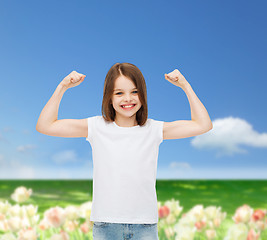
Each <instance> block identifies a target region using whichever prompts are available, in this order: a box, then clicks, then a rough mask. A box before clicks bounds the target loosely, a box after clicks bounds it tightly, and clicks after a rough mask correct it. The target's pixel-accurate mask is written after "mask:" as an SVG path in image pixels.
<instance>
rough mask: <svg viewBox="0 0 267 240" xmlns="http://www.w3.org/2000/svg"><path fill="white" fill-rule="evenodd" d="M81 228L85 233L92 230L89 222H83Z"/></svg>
mask: <svg viewBox="0 0 267 240" xmlns="http://www.w3.org/2000/svg"><path fill="white" fill-rule="evenodd" d="M80 229H81V231H82V232H83V233H88V232H89V231H90V228H89V225H88V223H87V222H84V223H83V224H81V226H80Z"/></svg>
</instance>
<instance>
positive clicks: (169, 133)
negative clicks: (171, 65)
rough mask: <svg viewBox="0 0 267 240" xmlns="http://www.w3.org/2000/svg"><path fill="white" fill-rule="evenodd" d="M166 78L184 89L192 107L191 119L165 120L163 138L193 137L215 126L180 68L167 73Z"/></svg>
mask: <svg viewBox="0 0 267 240" xmlns="http://www.w3.org/2000/svg"><path fill="white" fill-rule="evenodd" d="M165 79H166V80H168V81H169V82H170V83H172V84H174V85H175V86H177V87H180V88H182V89H183V90H184V92H185V94H186V96H187V98H188V101H189V104H190V108H191V120H178V121H174V122H164V124H163V139H179V138H187V137H193V136H197V135H200V134H203V133H205V132H208V131H209V130H211V129H212V127H213V126H212V122H211V120H210V117H209V114H208V112H207V110H206V108H205V107H204V105H203V104H202V102H201V101H200V100H199V98H198V97H197V95H196V94H195V92H194V91H193V89H192V87H191V85H190V84H189V83H188V82H187V80H186V79H185V77H184V76H183V75H182V74H181V73H180V72H179V70H178V69H175V70H174V71H172V72H171V73H169V74H165Z"/></svg>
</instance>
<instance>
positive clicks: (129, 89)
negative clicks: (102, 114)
mask: <svg viewBox="0 0 267 240" xmlns="http://www.w3.org/2000/svg"><path fill="white" fill-rule="evenodd" d="M111 100H112V105H113V108H114V109H115V111H116V117H133V116H134V117H136V116H135V115H136V112H137V111H138V110H139V109H140V108H141V106H142V104H141V102H140V100H139V97H138V91H137V88H136V86H135V85H134V83H133V82H132V81H131V80H130V79H129V78H127V77H125V76H122V75H121V76H120V77H118V78H117V79H116V80H115V86H114V91H113V95H112V99H111ZM122 105H126V107H122ZM127 105H133V106H127Z"/></svg>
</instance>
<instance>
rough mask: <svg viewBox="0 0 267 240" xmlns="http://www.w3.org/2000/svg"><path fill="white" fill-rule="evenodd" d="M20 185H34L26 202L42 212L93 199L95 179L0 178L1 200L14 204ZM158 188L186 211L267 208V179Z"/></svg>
mask: <svg viewBox="0 0 267 240" xmlns="http://www.w3.org/2000/svg"><path fill="white" fill-rule="evenodd" d="M19 186H25V187H27V188H32V190H33V195H32V196H31V198H30V199H29V200H28V201H27V202H26V203H25V204H30V203H32V204H37V205H38V206H39V212H40V213H42V212H43V211H44V210H45V209H47V208H49V207H52V206H56V205H58V206H61V207H65V206H67V205H70V204H73V205H80V204H81V203H84V202H87V201H92V187H93V182H92V180H0V200H8V201H9V202H10V203H12V204H14V202H13V201H12V200H11V198H10V196H11V194H12V193H13V191H14V190H15V188H17V187H19ZM156 189H157V196H158V201H161V202H164V201H166V200H170V199H171V198H174V199H175V200H179V201H180V205H181V206H182V207H184V209H183V212H186V211H188V210H189V209H190V208H192V207H193V206H195V205H197V204H203V206H204V207H206V206H210V205H215V206H221V207H222V211H226V212H227V214H229V215H233V214H234V212H235V210H236V208H237V207H239V206H241V205H243V204H248V205H250V206H251V207H252V208H254V209H257V208H265V209H267V200H266V199H267V180H157V183H156Z"/></svg>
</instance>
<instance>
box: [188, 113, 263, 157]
mask: <svg viewBox="0 0 267 240" xmlns="http://www.w3.org/2000/svg"><path fill="white" fill-rule="evenodd" d="M212 123H213V129H212V130H210V131H209V132H207V133H204V134H202V135H199V136H196V137H195V138H194V139H193V140H192V141H191V143H192V145H193V146H194V147H196V148H199V149H215V150H217V151H218V153H217V157H218V156H222V155H233V154H235V153H242V154H243V153H247V150H245V149H244V148H241V146H240V145H246V146H252V147H261V148H267V133H258V132H257V131H255V130H254V129H253V126H252V125H251V124H249V123H248V122H247V121H245V120H243V119H240V118H234V117H228V118H223V119H217V120H214V121H213V122H212Z"/></svg>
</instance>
